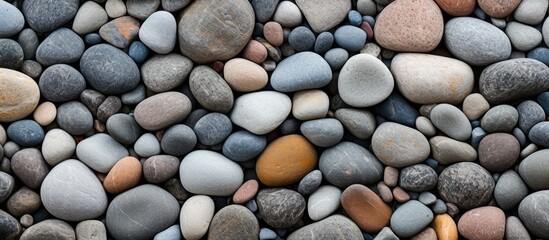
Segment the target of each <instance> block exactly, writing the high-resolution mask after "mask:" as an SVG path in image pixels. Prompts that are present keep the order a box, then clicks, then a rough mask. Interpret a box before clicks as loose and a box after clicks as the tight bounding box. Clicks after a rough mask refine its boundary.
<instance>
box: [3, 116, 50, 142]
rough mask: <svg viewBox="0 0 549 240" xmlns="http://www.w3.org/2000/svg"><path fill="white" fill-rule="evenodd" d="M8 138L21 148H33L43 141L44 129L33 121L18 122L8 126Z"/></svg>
mask: <svg viewBox="0 0 549 240" xmlns="http://www.w3.org/2000/svg"><path fill="white" fill-rule="evenodd" d="M7 133H8V138H9V139H11V140H12V141H13V142H15V143H17V144H19V145H20V146H22V147H34V146H36V145H38V144H40V143H41V142H42V140H44V136H45V133H44V129H42V127H41V126H40V125H39V124H38V123H37V122H35V121H33V120H19V121H17V122H14V123H12V124H10V126H9V127H8V130H7Z"/></svg>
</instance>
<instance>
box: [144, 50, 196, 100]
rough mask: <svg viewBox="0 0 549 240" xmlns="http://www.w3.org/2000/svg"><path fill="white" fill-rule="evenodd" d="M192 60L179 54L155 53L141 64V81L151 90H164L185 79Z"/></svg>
mask: <svg viewBox="0 0 549 240" xmlns="http://www.w3.org/2000/svg"><path fill="white" fill-rule="evenodd" d="M192 69H193V62H192V61H191V60H190V59H188V58H186V57H184V56H182V55H181V54H177V53H171V54H168V55H155V56H153V57H151V58H149V59H147V61H146V62H145V63H143V65H142V66H141V76H142V78H143V83H144V84H145V86H147V88H148V89H150V90H151V91H153V92H166V91H169V90H171V89H173V88H175V87H177V86H179V85H181V84H182V83H183V82H184V81H186V80H187V78H188V77H189V74H190V73H191V70H192Z"/></svg>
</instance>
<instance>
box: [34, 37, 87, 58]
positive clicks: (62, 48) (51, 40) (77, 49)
mask: <svg viewBox="0 0 549 240" xmlns="http://www.w3.org/2000/svg"><path fill="white" fill-rule="evenodd" d="M82 53H84V40H82V38H81V37H80V36H78V34H76V33H75V32H73V31H72V30H70V29H68V28H59V29H57V30H55V31H53V32H52V33H51V34H50V35H48V37H47V38H46V39H44V41H42V43H40V45H39V46H38V49H36V60H37V61H38V62H39V63H40V64H42V65H46V66H49V65H53V64H57V63H74V62H76V61H78V59H80V56H82Z"/></svg>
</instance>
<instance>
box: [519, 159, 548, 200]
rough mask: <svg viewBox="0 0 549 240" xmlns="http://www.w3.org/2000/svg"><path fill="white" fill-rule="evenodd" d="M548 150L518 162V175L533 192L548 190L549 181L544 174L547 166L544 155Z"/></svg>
mask: <svg viewBox="0 0 549 240" xmlns="http://www.w3.org/2000/svg"><path fill="white" fill-rule="evenodd" d="M548 152H549V150H546V149H543V150H539V151H536V152H534V153H532V154H530V155H529V156H528V157H526V158H525V159H523V160H522V161H521V162H520V165H519V169H518V173H519V174H520V176H521V178H522V180H524V182H525V183H526V185H528V187H530V188H531V189H533V190H544V189H548V188H549V181H548V178H549V176H547V175H546V174H545V172H546V170H547V168H548V167H549V166H547V164H545V161H546V160H545V158H544V155H545V154H547V153H548Z"/></svg>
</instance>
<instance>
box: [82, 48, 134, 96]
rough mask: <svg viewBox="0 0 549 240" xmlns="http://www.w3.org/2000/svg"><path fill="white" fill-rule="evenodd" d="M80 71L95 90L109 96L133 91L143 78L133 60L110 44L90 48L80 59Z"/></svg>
mask: <svg viewBox="0 0 549 240" xmlns="http://www.w3.org/2000/svg"><path fill="white" fill-rule="evenodd" d="M80 71H81V72H82V75H84V77H85V78H86V80H87V81H88V83H89V84H90V85H91V86H92V87H93V88H94V89H96V90H97V91H99V92H101V93H103V94H109V95H111V94H113V95H117V94H121V93H126V92H129V91H131V90H132V89H134V88H135V87H136V86H137V84H139V80H140V77H141V76H140V73H139V68H138V67H137V64H136V63H135V62H134V61H133V59H132V58H131V57H130V56H128V55H127V54H126V53H124V52H122V50H120V49H118V48H116V47H113V46H111V45H109V44H98V45H95V46H92V47H90V48H88V49H87V50H86V51H85V52H84V54H82V58H80Z"/></svg>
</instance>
